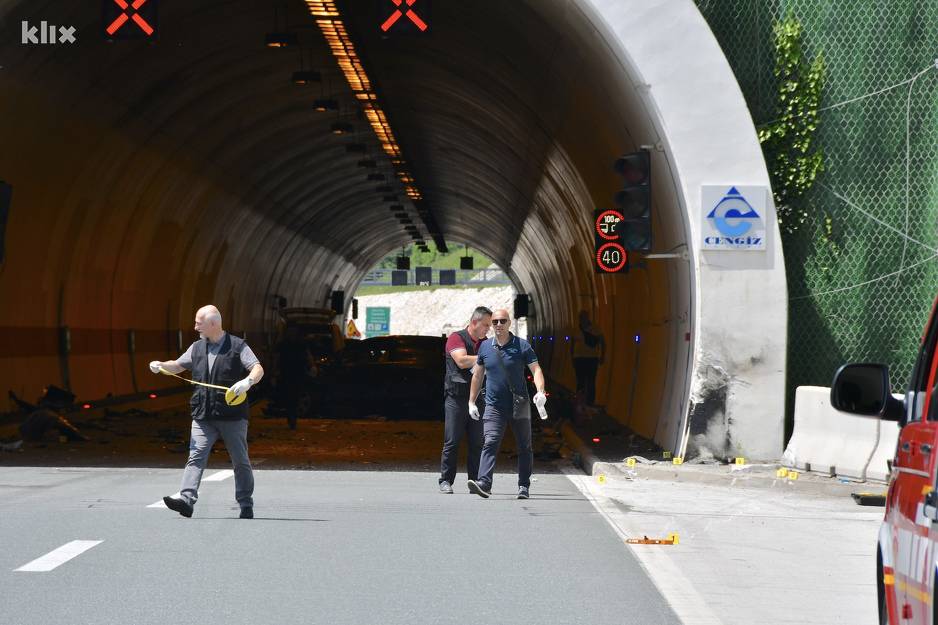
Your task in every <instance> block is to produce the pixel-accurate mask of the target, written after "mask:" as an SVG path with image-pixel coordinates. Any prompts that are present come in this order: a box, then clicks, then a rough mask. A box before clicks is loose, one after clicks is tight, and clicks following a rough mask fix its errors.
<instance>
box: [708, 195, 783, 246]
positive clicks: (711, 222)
mask: <svg viewBox="0 0 938 625" xmlns="http://www.w3.org/2000/svg"><path fill="white" fill-rule="evenodd" d="M768 193H769V190H768V187H761V186H753V187H749V186H735V185H702V186H701V187H700V200H701V204H700V205H701V221H702V224H701V229H700V231H701V233H702V237H703V241H702V244H703V245H702V246H701V249H704V250H724V251H764V250H765V233H766V205H767V204H768V202H767V198H768Z"/></svg>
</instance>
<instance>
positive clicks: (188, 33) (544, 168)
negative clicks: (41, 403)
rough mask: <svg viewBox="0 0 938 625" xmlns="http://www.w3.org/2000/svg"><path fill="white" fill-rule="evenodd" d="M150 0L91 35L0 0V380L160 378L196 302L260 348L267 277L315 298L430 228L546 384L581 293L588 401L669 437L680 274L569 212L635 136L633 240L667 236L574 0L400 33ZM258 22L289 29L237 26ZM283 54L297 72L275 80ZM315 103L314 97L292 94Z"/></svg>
mask: <svg viewBox="0 0 938 625" xmlns="http://www.w3.org/2000/svg"><path fill="white" fill-rule="evenodd" d="M159 10H160V14H159V30H158V38H156V39H155V40H149V39H140V40H128V41H124V40H117V41H107V40H106V39H105V37H103V36H102V34H101V32H100V30H101V23H100V20H101V16H100V12H99V11H97V10H96V9H94V10H93V9H89V8H88V7H87V6H86V3H80V2H73V1H68V0H52V1H48V2H43V3H39V4H37V3H26V2H16V1H14V2H7V3H5V4H4V5H2V7H0V20H2V32H3V39H2V42H0V58H2V59H3V60H4V62H3V63H2V64H3V66H4V67H3V69H2V70H0V94H2V95H0V179H2V180H4V181H6V182H7V183H9V184H10V185H11V186H12V189H13V194H12V201H11V204H10V210H9V218H8V221H7V223H6V224H5V235H4V252H5V253H4V257H3V261H2V262H3V264H2V273H0V300H2V301H3V302H4V305H3V306H2V308H0V317H2V318H0V345H2V347H0V377H2V379H3V380H4V381H5V382H6V384H7V386H8V387H9V388H10V389H11V390H13V391H15V392H16V393H17V394H19V395H20V396H25V397H32V396H35V395H36V394H37V393H38V392H39V390H40V389H41V388H42V387H44V386H45V385H48V384H55V385H58V386H62V387H65V388H68V389H70V390H71V391H72V392H74V393H75V394H76V395H77V396H78V397H79V398H80V399H88V400H92V399H97V398H102V397H106V396H108V395H113V396H123V395H131V394H134V393H139V392H146V391H148V390H151V389H161V388H168V387H170V386H174V385H175V384H176V383H175V382H174V381H172V380H168V379H163V378H155V377H154V376H152V375H151V374H150V373H149V370H148V368H147V363H148V362H149V361H150V360H154V359H168V358H173V357H175V356H176V355H178V353H179V351H178V350H179V349H180V347H182V349H184V348H185V345H187V344H188V343H189V341H190V340H191V339H193V338H194V334H193V333H192V331H191V327H192V317H193V315H194V312H195V310H196V309H197V308H198V307H199V306H201V305H203V304H206V303H209V302H211V303H214V304H216V305H217V306H218V307H219V309H220V310H221V311H222V314H223V316H224V319H225V325H226V327H227V328H228V329H229V330H231V331H232V332H234V333H236V334H238V335H244V336H246V337H247V340H248V342H249V343H252V345H253V346H254V348H255V350H256V351H257V352H258V354H259V355H260V356H261V357H262V361H263V358H264V355H265V354H267V353H268V350H269V348H270V337H271V333H272V331H273V329H274V326H275V321H276V301H277V299H278V298H285V299H286V300H287V301H288V302H289V303H290V305H296V306H311V307H323V306H327V305H328V302H329V297H330V293H331V292H332V291H333V290H344V291H345V292H346V293H354V292H355V290H356V288H357V286H358V285H359V284H360V282H361V280H362V278H363V276H364V274H365V272H366V271H367V270H368V269H369V268H371V267H372V266H373V265H374V264H375V262H377V260H379V259H380V258H381V257H383V256H384V255H385V254H387V253H389V252H390V251H392V250H395V249H399V248H400V247H401V246H402V245H406V244H409V243H412V242H414V241H419V242H421V243H425V244H426V245H428V246H434V245H435V246H437V247H445V246H446V245H447V243H448V242H452V241H458V242H461V243H462V242H465V243H467V244H468V245H470V246H471V247H473V248H475V249H478V250H481V251H482V252H483V253H484V254H486V255H487V256H488V257H490V258H491V259H493V260H494V261H495V262H496V263H497V264H498V265H499V266H500V267H503V268H504V269H505V270H506V271H507V272H508V273H509V275H510V276H511V279H512V282H513V284H514V286H515V288H516V289H517V290H518V291H519V292H522V293H527V294H529V295H530V296H531V301H532V310H531V312H530V314H529V317H528V320H527V321H528V333H529V336H530V337H531V342H532V345H533V346H534V348H535V350H536V351H537V353H538V357H539V361H540V362H541V364H542V366H543V367H544V369H545V371H546V373H547V377H548V380H549V382H548V384H549V385H550V386H552V387H553V388H555V389H561V388H563V389H568V390H569V389H571V388H573V386H574V380H573V368H572V364H571V358H570V355H569V353H568V351H567V350H566V349H564V348H562V347H561V346H560V341H559V337H561V336H563V335H564V334H569V333H570V332H573V331H575V328H576V320H577V316H578V313H579V311H581V310H585V311H587V312H588V313H589V314H590V316H591V317H592V318H593V320H594V322H595V324H596V325H597V326H598V327H599V328H600V329H601V330H602V332H603V334H604V335H605V339H606V342H607V355H606V360H605V362H604V364H603V366H602V367H601V368H600V372H599V376H598V379H597V401H598V403H600V404H602V405H604V406H606V409H607V411H608V413H609V414H610V415H612V416H613V417H614V418H615V419H616V420H617V421H618V422H620V423H621V424H623V425H625V426H628V427H629V428H631V429H632V430H634V431H635V432H637V433H639V434H641V435H642V436H645V437H647V438H650V439H655V440H658V441H659V442H661V443H662V444H663V445H664V446H669V445H670V446H674V445H675V444H677V443H679V439H680V436H681V432H680V431H679V425H678V424H679V423H680V422H681V416H682V415H683V414H684V412H685V411H686V408H687V407H686V405H685V401H686V400H685V397H686V386H687V384H688V380H687V378H688V376H689V353H690V346H691V343H690V341H691V340H692V329H693V328H692V327H691V313H690V311H691V292H692V287H691V278H690V277H689V270H688V268H687V266H686V265H682V264H681V263H679V262H671V261H654V260H647V261H644V262H636V263H635V264H634V265H633V266H632V267H631V269H630V271H629V272H628V273H626V274H618V275H599V274H596V273H595V271H594V269H593V264H594V263H593V253H594V249H593V232H592V227H593V224H592V219H593V210H594V209H595V208H601V207H608V206H609V205H610V204H611V203H612V199H611V198H612V195H613V194H614V193H615V191H616V190H618V188H619V186H620V180H619V179H618V178H617V177H616V175H615V174H614V172H613V171H612V163H613V161H614V160H615V158H616V157H618V156H619V155H620V154H622V153H626V152H632V151H636V150H639V149H641V148H645V147H647V148H650V149H651V154H652V165H653V179H652V185H653V188H654V190H655V192H654V194H653V216H654V217H653V228H654V239H655V245H654V247H655V249H656V250H661V251H669V250H675V249H679V248H680V246H681V245H682V244H684V243H685V240H686V224H685V217H683V216H682V215H681V209H680V206H679V202H678V201H677V199H676V196H677V191H676V183H675V182H674V180H673V177H672V175H671V173H670V168H671V167H672V164H671V163H669V162H668V161H667V159H666V158H665V156H664V155H663V154H662V152H661V151H660V143H659V142H660V140H661V138H660V137H659V136H658V135H657V131H656V130H655V128H654V126H653V124H652V123H651V122H650V121H649V117H648V114H647V111H646V110H645V109H644V108H643V105H642V100H641V98H640V95H639V92H640V90H641V87H642V85H641V84H638V83H637V80H636V78H635V76H634V74H633V72H632V71H631V69H630V68H629V67H628V66H627V65H625V64H624V63H623V62H622V60H621V57H620V55H619V54H618V53H617V50H616V49H615V47H614V46H613V45H611V44H610V43H609V40H608V37H606V36H605V33H606V29H607V26H606V25H605V24H604V23H603V19H602V17H601V16H599V15H598V14H597V13H596V12H595V11H594V10H592V9H591V8H590V6H589V4H588V3H587V2H572V1H564V0H536V1H535V0H513V1H511V2H505V1H504V0H480V1H477V2H472V3H465V2H436V3H434V4H433V10H432V15H430V16H429V17H427V20H428V22H429V24H430V30H429V32H428V33H427V34H416V35H415V34H406V35H400V36H398V35H396V34H395V33H394V32H393V31H390V32H389V33H382V31H381V30H380V28H379V21H380V11H376V9H375V3H371V2H352V1H337V2H335V3H332V2H318V1H315V0H310V1H309V2H301V1H300V0H290V1H287V2H282V3H279V2H278V3H269V2H264V1H261V0H231V1H227V0H225V1H219V2H212V3H170V2H164V3H162V4H161V6H160V9H159ZM39 20H48V21H49V22H50V23H52V22H54V23H57V24H59V23H61V24H72V25H74V26H76V27H77V33H78V35H77V38H78V41H77V43H76V44H74V45H65V44H60V45H45V46H43V45H23V44H21V43H20V24H21V22H23V21H28V22H30V23H34V22H38V21H39ZM324 23H327V25H328V27H329V28H332V29H335V27H336V25H341V27H342V28H343V29H344V30H345V32H346V33H347V34H348V39H349V41H351V42H352V44H353V45H354V50H355V53H356V54H357V59H358V61H359V62H360V67H361V68H362V70H363V72H364V73H365V75H366V76H367V78H368V80H369V81H370V87H371V93H372V94H373V96H372V97H373V98H374V99H373V100H363V99H362V98H361V90H360V89H359V90H356V89H354V88H353V87H354V85H352V84H350V82H349V80H348V79H347V76H346V73H345V72H343V68H342V63H348V62H349V59H348V58H347V57H345V58H341V57H337V56H336V55H335V54H334V47H331V46H330V42H329V41H328V39H327V36H326V35H327V32H326V30H325V29H324V26H323V24H324ZM276 31H289V32H291V33H295V34H296V36H297V42H298V45H291V46H287V47H282V48H271V47H268V46H267V45H265V36H266V35H268V34H269V33H271V32H276ZM298 71H312V72H316V73H318V76H319V80H318V81H313V82H311V83H310V84H306V85H297V84H294V83H293V81H292V80H291V77H292V76H293V75H294V73H295V72H298ZM317 100H333V101H335V103H336V107H335V109H334V110H326V111H316V110H315V109H314V103H315V102H316V101H317ZM372 103H374V104H377V105H379V106H380V110H381V111H382V112H383V114H384V116H385V119H386V121H387V125H388V127H389V128H390V130H391V131H393V136H394V139H395V140H396V144H397V146H398V147H399V149H400V154H399V156H397V157H396V158H394V157H392V156H389V153H388V150H387V149H386V147H385V146H383V145H382V140H380V139H379V138H378V136H377V135H376V133H375V130H374V126H373V125H372V124H371V123H370V119H369V114H368V112H367V111H366V106H365V105H366V104H372ZM372 112H373V110H372ZM337 124H338V125H339V127H341V128H344V129H345V130H346V132H343V133H342V134H336V133H335V129H336V128H337ZM346 124H347V126H346ZM385 143H386V141H385ZM392 159H394V160H395V162H392ZM369 160H373V161H374V164H375V166H374V167H367V166H366V167H362V166H360V165H361V162H362V161H369ZM402 170H404V171H406V173H407V174H409V176H410V177H411V178H412V182H408V180H409V179H407V180H405V179H404V178H403V177H402V175H401V174H400V172H401V171H402ZM369 174H382V175H384V176H385V180H383V181H381V180H374V179H373V180H369ZM408 187H410V188H408ZM418 198H419V199H418ZM392 207H394V208H392ZM395 212H405V213H407V215H408V216H409V218H410V219H411V221H412V223H413V224H415V226H416V231H415V230H410V231H408V230H407V229H405V228H404V227H403V226H402V225H401V223H400V220H399V219H398V218H397V217H395ZM6 401H8V400H7V398H6V396H4V397H2V398H0V410H3V409H4V406H3V404H4V402H6ZM6 408H7V409H9V408H10V406H9V405H7V407H6Z"/></svg>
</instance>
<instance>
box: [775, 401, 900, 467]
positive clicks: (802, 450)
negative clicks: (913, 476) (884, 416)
mask: <svg viewBox="0 0 938 625" xmlns="http://www.w3.org/2000/svg"><path fill="white" fill-rule="evenodd" d="M830 393H831V390H830V389H829V388H824V387H820V386H799V387H798V388H797V389H795V431H794V433H793V434H792V437H791V440H790V441H788V447H787V448H786V449H785V453H784V454H783V455H782V464H784V465H786V466H789V467H793V468H797V469H802V470H805V471H820V472H822V473H828V474H830V475H838V476H841V477H849V478H854V479H860V480H866V479H874V480H885V479H886V477H887V475H888V469H887V464H886V461H887V460H889V461H891V460H892V458H893V456H894V455H895V451H896V443H897V441H898V439H899V426H898V425H897V424H896V423H894V422H891V421H881V420H880V419H877V418H875V417H861V416H857V415H852V414H849V413H846V412H840V411H839V410H834V408H833V407H831V404H830Z"/></svg>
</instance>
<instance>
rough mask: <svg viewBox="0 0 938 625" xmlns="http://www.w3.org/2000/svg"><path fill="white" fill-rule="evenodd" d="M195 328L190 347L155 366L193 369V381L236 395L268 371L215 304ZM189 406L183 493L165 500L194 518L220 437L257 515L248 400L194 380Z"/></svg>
mask: <svg viewBox="0 0 938 625" xmlns="http://www.w3.org/2000/svg"><path fill="white" fill-rule="evenodd" d="M195 330H196V332H198V333H199V337H200V338H199V340H198V341H196V342H195V343H193V344H192V345H190V346H189V349H187V350H186V353H184V354H183V355H182V356H180V357H179V358H177V359H176V360H168V361H166V362H161V361H159V360H154V361H153V362H151V363H150V370H151V371H152V372H153V373H159V372H160V369H161V368H162V369H164V370H165V371H168V372H169V373H180V372H182V371H186V370H189V371H191V372H192V380H193V381H195V382H203V383H206V384H212V385H215V386H222V387H225V388H227V389H228V390H229V391H230V392H231V393H232V394H233V395H235V396H237V395H243V394H244V393H247V391H248V389H249V388H251V387H252V386H253V385H255V384H257V383H258V382H260V380H261V378H262V377H263V376H264V368H263V367H261V364H260V362H258V360H257V356H255V355H254V352H253V351H251V348H250V347H248V344H247V343H246V342H244V340H243V339H240V338H238V337H236V336H232V335H230V334H228V333H227V332H225V331H224V329H222V324H221V313H220V312H218V309H217V308H215V307H214V306H203V307H202V308H200V309H199V310H198V312H196V314H195ZM194 389H195V390H193V391H192V398H191V399H190V400H189V407H190V408H191V410H192V436H191V439H190V442H189V460H188V462H186V470H185V472H184V473H183V476H182V486H181V487H180V489H179V495H180V497H179V498H178V499H176V498H174V497H163V503H165V504H166V507H167V508H169V509H170V510H175V511H176V512H178V513H179V514H181V515H182V516H184V517H191V516H192V512H193V510H194V508H195V503H196V501H198V498H199V484H200V483H201V481H202V472H203V471H204V470H205V466H206V464H208V458H209V454H211V452H212V446H213V445H214V444H215V441H217V440H218V437H219V436H220V437H221V438H222V440H224V441H225V447H226V448H227V449H228V455H229V456H231V464H232V466H233V467H234V474H235V498H236V499H237V500H238V505H239V506H240V507H241V515H240V517H241V518H242V519H252V518H254V499H253V495H254V472H253V470H252V468H251V460H250V458H248V442H247V434H248V416H249V414H250V406H249V404H248V402H247V401H246V400H245V401H244V402H242V403H240V404H238V405H228V404H227V402H226V401H225V392H224V391H222V390H221V389H215V388H207V387H205V386H202V385H198V384H197V385H194Z"/></svg>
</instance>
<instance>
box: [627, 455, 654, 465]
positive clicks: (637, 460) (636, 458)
mask: <svg viewBox="0 0 938 625" xmlns="http://www.w3.org/2000/svg"><path fill="white" fill-rule="evenodd" d="M629 460H634V461H635V462H634V463H630V462H629ZM622 462H624V463H626V464H636V463H637V464H658V461H657V460H649V459H648V458H643V457H642V456H629V457H628V458H623V459H622Z"/></svg>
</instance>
